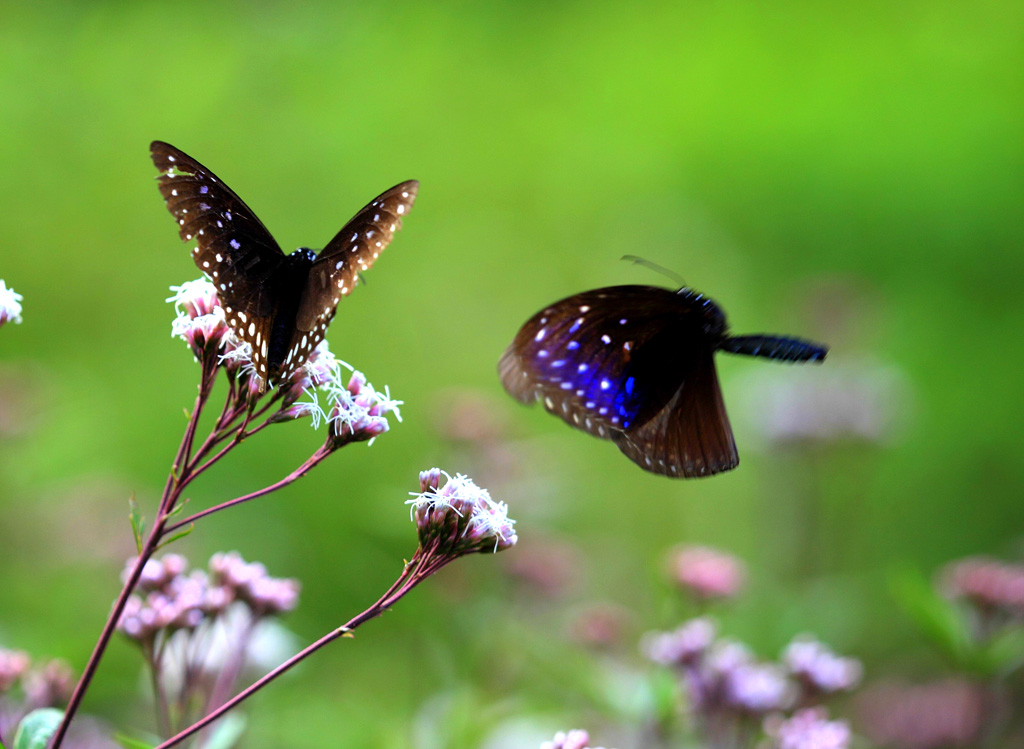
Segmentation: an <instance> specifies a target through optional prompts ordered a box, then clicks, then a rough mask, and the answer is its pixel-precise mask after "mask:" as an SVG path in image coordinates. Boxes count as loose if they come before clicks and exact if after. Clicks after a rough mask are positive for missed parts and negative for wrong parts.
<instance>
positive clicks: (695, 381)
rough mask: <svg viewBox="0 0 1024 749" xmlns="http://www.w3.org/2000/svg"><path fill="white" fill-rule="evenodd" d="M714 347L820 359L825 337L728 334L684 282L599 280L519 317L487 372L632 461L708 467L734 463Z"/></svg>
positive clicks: (678, 470)
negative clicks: (493, 370)
mask: <svg viewBox="0 0 1024 749" xmlns="http://www.w3.org/2000/svg"><path fill="white" fill-rule="evenodd" d="M715 351H727V352H729V353H733V354H743V355H745V356H760V357H764V358H768V359H777V360H779V361H789V362H802V361H818V362H820V361H823V360H824V359H825V355H826V354H827V353H828V348H827V347H826V346H822V345H819V344H816V343H811V342H809V341H804V340H800V339H798V338H789V337H783V336H775V335H750V336H730V335H729V334H728V329H727V326H726V321H725V313H724V312H723V311H722V309H721V307H719V306H718V305H717V304H715V303H714V302H713V301H712V300H710V299H708V298H707V297H706V296H704V295H703V294H699V293H697V292H696V291H694V290H692V289H688V288H685V287H684V288H682V289H679V290H678V291H671V290H670V289H664V288H660V287H657V286H610V287H607V288H602V289H594V290H593V291H585V292H583V293H582V294H576V295H575V296H571V297H568V298H566V299H562V300H561V301H558V302H555V303H554V304H552V305H550V306H548V307H545V308H544V309H542V310H541V311H540V312H538V313H537V314H535V315H534V316H533V317H531V318H530V319H529V320H527V322H526V324H525V325H523V327H522V328H520V330H519V332H518V333H517V334H516V337H515V339H514V340H513V341H512V344H511V345H510V346H509V347H508V348H507V349H506V350H505V353H504V354H503V355H502V357H501V361H500V362H499V363H498V373H499V375H500V376H501V382H502V384H503V385H504V387H505V390H507V391H508V393H509V394H510V395H511V396H512V397H514V398H516V399H517V400H519V401H520V402H522V403H526V404H531V403H534V402H536V401H540V402H541V403H543V404H544V408H545V409H547V411H548V412H550V413H552V414H555V415H556V416H558V417H560V418H561V419H562V420H563V421H565V422H566V423H567V424H569V426H572V427H575V428H576V429H581V430H583V431H585V432H588V433H589V434H592V435H594V436H596V437H600V438H602V439H608V440H611V441H612V442H614V443H615V444H616V445H617V446H618V448H619V449H620V450H621V451H622V452H623V453H625V454H626V455H627V456H628V457H629V459H630V460H632V461H633V462H634V463H636V464H637V465H639V466H640V467H641V468H643V469H644V470H647V471H651V472H652V473H658V474H662V475H664V476H671V477H677V478H691V477H695V476H711V475H714V474H716V473H721V472H722V471H728V470H731V469H733V468H735V467H736V466H737V464H738V463H739V455H738V454H737V452H736V442H735V440H734V439H733V435H732V429H731V427H730V426H729V417H728V416H727V415H726V412H725V403H724V402H723V400H722V391H721V388H720V387H719V385H718V376H717V374H716V373H715V361H714V354H715Z"/></svg>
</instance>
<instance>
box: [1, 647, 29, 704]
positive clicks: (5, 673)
mask: <svg viewBox="0 0 1024 749" xmlns="http://www.w3.org/2000/svg"><path fill="white" fill-rule="evenodd" d="M30 663H31V661H30V660H29V657H28V653H25V652H22V651H20V650H3V649H0V694H3V693H4V692H6V691H7V690H9V689H10V688H11V687H12V686H14V685H15V684H16V683H17V682H18V680H19V679H20V678H21V677H22V676H24V674H25V672H26V671H28V667H29V664H30Z"/></svg>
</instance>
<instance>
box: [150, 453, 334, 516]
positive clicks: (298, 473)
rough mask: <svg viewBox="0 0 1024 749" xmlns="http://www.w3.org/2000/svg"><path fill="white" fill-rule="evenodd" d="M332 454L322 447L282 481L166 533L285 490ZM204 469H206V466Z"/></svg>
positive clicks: (222, 504) (219, 507)
mask: <svg viewBox="0 0 1024 749" xmlns="http://www.w3.org/2000/svg"><path fill="white" fill-rule="evenodd" d="M229 447H231V445H228V446H227V447H225V448H224V449H225V450H226V449H228V448H229ZM330 452H331V451H330V450H328V449H327V448H326V447H325V446H321V447H319V448H317V451H316V452H314V453H313V454H312V455H311V456H310V457H309V458H307V459H306V461H305V462H304V463H303V464H302V465H301V466H299V467H298V468H296V469H295V470H294V471H292V472H291V473H290V474H288V475H287V476H285V477H284V478H283V479H281V480H280V481H278V482H276V483H273V484H271V485H270V486H265V487H263V488H262V489H260V490H258V491H255V492H252V493H251V494H245V495H243V496H241V497H235V498H234V499H230V500H228V501H227V502H221V503H220V504H219V505H214V506H213V507H208V508H206V509H205V510H201V511H200V512H197V513H195V514H194V515H189V516H188V517H187V518H185V519H184V520H180V521H178V522H177V523H175V524H174V525H171V526H170V527H168V528H167V530H166V532H167V533H173V532H174V531H176V530H178V529H180V528H183V527H184V526H186V525H189V524H190V523H194V522H195V521H197V520H199V519H200V518H204V517H206V516H207V515H212V514H213V513H215V512H220V511H221V510H226V509H228V508H229V507H234V506H236V505H240V504H242V503H243V502H248V501H249V500H252V499H256V498H257V497H262V496H264V495H266V494H270V493H272V492H276V491H277V490H278V489H283V488H284V487H286V486H288V485H289V484H291V483H293V482H294V481H297V480H298V479H300V478H302V477H303V476H305V475H306V474H307V473H308V472H309V471H310V470H311V469H312V468H314V467H316V465H317V464H318V463H320V462H321V461H322V460H323V459H324V458H326V457H327V456H328V455H329V454H330ZM211 460H213V458H211ZM203 468H204V469H205V466H204V467H203Z"/></svg>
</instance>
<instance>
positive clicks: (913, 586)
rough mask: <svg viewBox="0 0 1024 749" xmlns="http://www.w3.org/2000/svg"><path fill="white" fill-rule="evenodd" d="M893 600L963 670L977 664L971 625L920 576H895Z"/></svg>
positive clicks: (891, 581) (893, 578) (892, 584)
mask: <svg viewBox="0 0 1024 749" xmlns="http://www.w3.org/2000/svg"><path fill="white" fill-rule="evenodd" d="M890 588H891V590H892V593H893V597H894V598H895V599H896V601H897V603H899V604H900V606H901V607H902V608H903V610H904V611H905V612H906V613H907V615H908V616H909V617H910V618H911V619H912V620H913V621H914V623H915V624H916V625H917V628H918V629H919V630H921V632H922V634H924V635H925V636H926V637H927V638H928V639H929V640H931V641H932V643H933V644H934V645H936V646H937V647H938V648H939V649H940V650H942V651H943V652H944V653H945V654H946V655H947V656H949V657H950V658H951V659H952V660H953V662H954V663H955V664H956V665H958V666H961V667H967V666H968V664H970V663H971V662H972V661H973V660H974V643H973V642H972V639H971V633H970V630H969V628H968V626H967V622H966V621H965V620H964V617H963V616H962V615H961V613H960V611H959V610H958V609H957V607H956V606H955V605H953V604H952V603H950V602H949V601H947V600H946V599H945V598H943V597H942V596H940V595H939V594H938V593H937V592H936V590H935V588H934V587H933V586H932V584H931V582H930V581H929V580H928V579H927V578H925V577H924V575H922V574H921V573H919V572H915V571H910V570H905V571H903V572H900V573H897V574H895V575H893V576H892V578H891V580H890Z"/></svg>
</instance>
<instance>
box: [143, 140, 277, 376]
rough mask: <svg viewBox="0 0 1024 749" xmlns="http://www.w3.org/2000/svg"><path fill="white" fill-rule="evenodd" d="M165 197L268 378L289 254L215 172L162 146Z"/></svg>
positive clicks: (156, 159)
mask: <svg viewBox="0 0 1024 749" xmlns="http://www.w3.org/2000/svg"><path fill="white" fill-rule="evenodd" d="M150 154H151V156H152V158H153V163H154V164H155V165H156V167H157V169H158V170H159V172H160V174H159V177H158V179H159V181H160V193H161V194H162V195H163V197H164V201H165V203H166V204H167V209H168V210H169V211H170V213H171V215H172V216H173V217H174V218H175V220H176V221H177V222H178V233H179V234H180V235H181V238H182V239H183V240H185V241H186V242H191V241H194V242H196V247H195V248H194V249H193V250H192V259H193V260H194V261H195V264H196V266H197V267H198V268H199V269H200V270H201V271H203V272H204V273H205V274H206V275H208V276H209V277H210V279H211V280H212V281H213V283H214V285H215V286H216V287H217V295H218V296H219V297H220V300H221V305H222V306H223V308H224V312H225V317H226V318H227V322H228V324H229V325H230V326H231V328H232V330H234V332H235V333H236V334H237V335H238V336H239V338H241V339H242V340H243V341H245V342H247V343H249V345H250V346H251V347H252V355H253V356H252V359H253V365H254V366H255V367H256V371H257V373H258V374H259V375H260V376H261V377H263V378H266V376H267V370H268V362H267V351H266V348H267V346H268V343H269V342H268V340H267V338H268V336H269V335H270V334H271V330H272V327H273V320H274V315H275V314H276V312H277V307H278V302H279V298H280V291H281V289H280V284H281V278H280V271H281V268H282V266H283V265H284V259H285V258H284V254H283V253H282V252H281V249H280V247H278V245H277V242H275V241H274V238H273V237H272V236H271V235H270V232H268V231H267V229H266V227H264V226H263V224H262V222H260V220H259V219H258V218H257V217H256V215H255V214H254V213H253V212H252V211H251V210H250V209H249V207H248V206H247V205H246V204H245V203H244V202H243V201H242V199H241V198H239V197H238V196H237V195H236V194H235V193H234V192H233V191H232V190H231V188H229V187H228V186H227V185H226V184H224V183H223V182H222V181H221V180H220V179H219V178H218V177H217V176H216V175H215V174H214V173H213V172H211V171H210V170H209V169H207V168H206V167H205V166H203V165H202V164H200V163H199V162H198V161H196V160H195V159H193V158H192V157H191V156H189V155H188V154H186V153H184V152H183V151H181V150H179V149H177V148H175V147H174V146H172V145H170V144H168V143H164V142H162V141H154V142H153V143H152V144H151V145H150Z"/></svg>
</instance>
